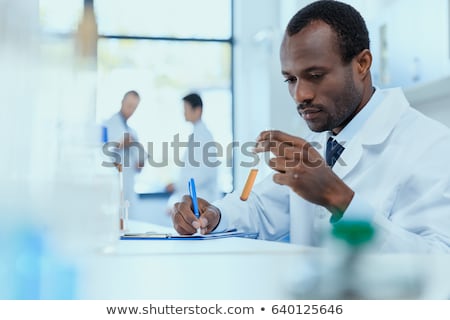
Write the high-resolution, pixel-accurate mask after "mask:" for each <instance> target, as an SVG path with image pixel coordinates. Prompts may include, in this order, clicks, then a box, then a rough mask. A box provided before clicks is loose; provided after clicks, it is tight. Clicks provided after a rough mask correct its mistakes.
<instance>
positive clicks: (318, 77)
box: [310, 73, 323, 80]
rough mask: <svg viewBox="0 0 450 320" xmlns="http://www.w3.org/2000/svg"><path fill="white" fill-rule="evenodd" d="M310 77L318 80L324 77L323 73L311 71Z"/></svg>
mask: <svg viewBox="0 0 450 320" xmlns="http://www.w3.org/2000/svg"><path fill="white" fill-rule="evenodd" d="M310 77H311V79H314V80H318V79H320V78H322V77H323V73H311V74H310Z"/></svg>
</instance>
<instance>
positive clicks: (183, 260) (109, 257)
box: [78, 222, 450, 300]
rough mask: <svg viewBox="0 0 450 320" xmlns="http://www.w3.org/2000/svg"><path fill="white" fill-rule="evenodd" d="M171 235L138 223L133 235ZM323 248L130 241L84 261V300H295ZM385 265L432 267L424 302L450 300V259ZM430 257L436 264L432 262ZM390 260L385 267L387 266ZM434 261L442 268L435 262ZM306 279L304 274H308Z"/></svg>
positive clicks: (250, 241)
mask: <svg viewBox="0 0 450 320" xmlns="http://www.w3.org/2000/svg"><path fill="white" fill-rule="evenodd" d="M149 230H152V231H161V232H162V231H165V232H167V231H171V229H168V228H163V227H158V226H154V225H149V224H145V223H136V222H132V223H131V224H130V231H133V232H142V231H149ZM318 254H320V250H318V249H314V248H309V247H303V246H298V245H293V244H287V243H279V242H272V241H262V240H253V239H243V238H226V239H216V240H199V241H185V240H183V241H176V240H122V241H118V242H117V245H116V247H115V250H114V251H112V252H110V253H97V254H94V255H91V256H89V257H88V258H86V259H85V260H84V261H83V264H82V270H81V272H80V276H79V281H78V283H79V290H78V296H79V298H80V299H120V300H122V299H218V300H219V299H291V298H293V297H294V296H293V294H292V292H293V290H294V289H295V288H296V286H297V283H298V279H299V278H300V277H303V276H304V275H305V274H304V273H305V268H303V267H302V265H303V266H304V265H305V263H308V262H309V261H312V260H313V259H314V257H316V256H317V255H318ZM383 259H384V260H386V261H390V263H394V264H395V263H396V261H397V260H399V259H400V260H403V261H405V259H407V260H406V261H428V262H429V265H432V266H433V268H432V270H428V273H429V274H431V275H430V276H428V278H427V279H428V282H429V285H428V287H427V289H426V290H425V292H424V294H423V297H424V298H439V299H447V298H448V297H449V294H450V277H449V272H448V270H450V268H449V266H450V256H433V257H413V259H415V260H412V259H411V257H410V256H407V257H405V256H401V255H387V256H383ZM427 259H428V260H427ZM384 260H383V261H384ZM432 261H434V263H432ZM302 273H303V274H302Z"/></svg>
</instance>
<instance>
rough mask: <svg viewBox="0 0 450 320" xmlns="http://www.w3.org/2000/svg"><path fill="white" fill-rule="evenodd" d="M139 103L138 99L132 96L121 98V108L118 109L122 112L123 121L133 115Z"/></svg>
mask: <svg viewBox="0 0 450 320" xmlns="http://www.w3.org/2000/svg"><path fill="white" fill-rule="evenodd" d="M139 102H140V99H139V97H137V96H135V95H134V94H128V95H126V96H125V97H124V98H123V100H122V108H121V109H120V111H121V112H122V115H123V116H124V118H125V119H128V118H130V117H131V116H132V115H133V113H134V112H135V111H136V109H137V107H138V105H139Z"/></svg>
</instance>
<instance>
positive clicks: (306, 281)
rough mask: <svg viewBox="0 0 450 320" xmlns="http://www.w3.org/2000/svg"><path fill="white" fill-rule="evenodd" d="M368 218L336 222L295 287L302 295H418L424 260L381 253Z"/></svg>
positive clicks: (410, 296)
mask: <svg viewBox="0 0 450 320" xmlns="http://www.w3.org/2000/svg"><path fill="white" fill-rule="evenodd" d="M378 240H379V239H377V233H376V230H375V229H374V227H373V225H372V224H371V223H369V222H367V221H343V222H339V223H337V224H335V225H333V228H332V230H331V232H330V234H329V236H328V238H327V239H326V240H325V243H324V246H325V248H324V250H323V251H322V252H321V253H320V254H318V255H316V256H313V257H310V261H309V264H304V265H303V266H302V268H303V269H302V272H303V273H304V274H305V275H307V276H308V277H307V278H306V277H303V278H302V279H301V280H300V281H299V282H298V283H297V284H296V286H297V288H296V289H294V290H293V292H295V293H294V297H295V298H300V299H330V300H334V299H337V300H348V299H417V298H420V296H421V294H422V290H423V287H424V274H423V269H422V267H421V265H420V264H418V263H417V261H416V260H415V259H414V257H412V256H411V255H402V254H380V253H378V251H379V249H380V248H379V242H378Z"/></svg>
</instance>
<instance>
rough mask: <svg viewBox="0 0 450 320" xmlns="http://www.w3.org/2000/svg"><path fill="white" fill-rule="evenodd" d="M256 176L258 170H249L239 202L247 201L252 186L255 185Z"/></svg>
mask: <svg viewBox="0 0 450 320" xmlns="http://www.w3.org/2000/svg"><path fill="white" fill-rule="evenodd" d="M257 174H258V169H251V170H250V172H249V174H248V178H247V182H246V183H245V186H244V189H243V190H242V194H241V200H242V201H247V199H248V197H249V196H250V193H251V192H252V188H253V184H254V183H255V179H256V175H257Z"/></svg>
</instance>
